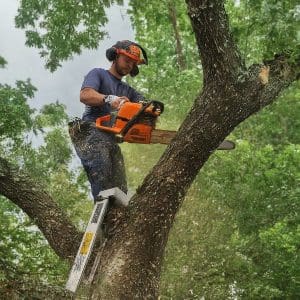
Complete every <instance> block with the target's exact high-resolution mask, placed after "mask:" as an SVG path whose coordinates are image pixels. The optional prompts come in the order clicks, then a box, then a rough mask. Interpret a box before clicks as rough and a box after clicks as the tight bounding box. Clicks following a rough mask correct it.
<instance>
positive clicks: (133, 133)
mask: <svg viewBox="0 0 300 300" xmlns="http://www.w3.org/2000/svg"><path fill="white" fill-rule="evenodd" d="M163 111H164V104H163V103H162V102H160V101H155V100H153V101H149V102H138V103H135V102H125V103H124V104H123V105H122V106H121V108H120V109H119V110H118V112H117V114H116V116H113V114H109V115H105V116H102V117H99V118H97V119H96V124H95V125H96V128H98V129H100V130H103V131H106V132H110V133H113V134H115V135H116V137H117V140H118V142H127V143H139V144H169V143H170V142H171V140H172V139H173V137H174V136H175V135H176V134H177V131H171V130H162V129H155V125H156V122H157V119H158V117H159V116H160V115H161V114H162V113H163ZM107 124H110V125H109V126H107ZM111 124H112V125H111ZM234 147H235V144H234V143H233V142H231V141H227V140H225V141H223V142H222V143H221V144H220V145H219V147H218V150H232V149H234Z"/></svg>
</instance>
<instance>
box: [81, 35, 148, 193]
mask: <svg viewBox="0 0 300 300" xmlns="http://www.w3.org/2000/svg"><path fill="white" fill-rule="evenodd" d="M106 57H107V59H108V60H109V61H111V62H112V65H111V67H110V69H109V70H104V69H102V68H94V69H92V70H91V71H90V72H89V73H88V74H87V75H86V76H85V78H84V81H83V84H82V87H81V91H80V101H81V102H82V103H84V104H85V106H86V107H85V112H84V113H83V117H82V120H83V121H86V122H88V124H89V125H88V129H87V132H86V134H85V135H83V136H82V138H81V139H80V143H75V149H76V152H77V154H78V156H79V157H80V159H81V162H82V165H83V167H84V169H85V171H86V173H87V176H88V179H89V182H90V184H91V189H92V194H93V197H94V199H96V197H97V196H98V194H99V192H100V191H102V190H106V189H109V188H112V187H119V188H120V189H121V190H123V192H125V193H127V182H126V175H125V168H124V161H123V156H122V154H121V150H120V147H119V146H118V144H117V142H116V139H115V136H114V135H113V134H111V133H107V132H103V131H100V130H99V129H96V128H94V127H93V126H90V125H91V124H92V123H94V122H95V121H96V119H97V118H98V117H101V116H104V115H108V114H110V113H111V112H112V111H116V110H118V109H120V107H121V106H122V104H123V103H124V102H126V101H132V102H138V101H140V100H143V96H142V95H141V94H140V93H138V92H137V91H136V90H134V89H133V88H132V87H131V86H129V85H128V84H127V83H125V82H123V81H122V78H123V76H126V75H128V74H130V75H131V76H136V75H137V74H138V73H139V69H138V66H137V65H139V64H147V55H146V52H145V50H144V49H143V48H142V47H141V46H140V45H138V44H136V43H134V42H131V41H128V40H124V41H119V42H117V43H116V44H115V45H114V46H112V47H111V48H109V49H107V51H106ZM84 123H85V122H84Z"/></svg>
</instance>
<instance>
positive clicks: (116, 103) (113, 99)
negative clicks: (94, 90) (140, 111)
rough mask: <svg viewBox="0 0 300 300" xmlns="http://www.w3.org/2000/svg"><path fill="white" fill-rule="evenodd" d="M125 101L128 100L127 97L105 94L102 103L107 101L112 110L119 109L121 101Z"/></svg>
mask: <svg viewBox="0 0 300 300" xmlns="http://www.w3.org/2000/svg"><path fill="white" fill-rule="evenodd" d="M127 101H129V99H128V98H127V97H125V96H121V97H118V96H115V95H107V96H105V97H104V103H108V104H109V105H110V106H111V108H112V109H114V110H118V109H120V108H121V106H122V105H123V103H124V102H127Z"/></svg>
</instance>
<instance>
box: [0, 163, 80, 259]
mask: <svg viewBox="0 0 300 300" xmlns="http://www.w3.org/2000/svg"><path fill="white" fill-rule="evenodd" d="M0 194H1V195H3V196H5V197H6V198H8V199H9V200H11V201H12V202H13V203H15V204H16V205H17V206H18V207H20V208H21V209H22V210H23V211H24V212H25V213H26V214H27V215H28V216H29V217H30V218H31V220H33V221H34V222H35V224H36V225H37V226H38V228H39V229H40V230H41V232H42V233H43V234H44V236H45V238H46V239H47V241H48V242H49V244H50V246H51V247H52V249H53V250H54V251H55V253H56V254H57V255H58V256H59V257H61V258H64V259H66V258H67V259H70V260H72V259H73V258H74V257H75V255H76V251H77V249H78V247H79V244H80V239H81V233H80V232H79V231H78V230H77V229H76V228H75V226H74V225H73V224H72V223H71V222H70V220H69V219H68V217H67V216H66V215H65V214H64V213H63V211H62V209H60V208H59V207H58V205H57V204H56V203H55V202H54V201H53V199H52V198H51V196H50V195H49V194H48V193H46V192H45V191H44V190H43V189H42V188H41V186H39V185H38V184H37V183H35V182H33V180H32V179H30V177H29V176H28V175H27V174H25V173H24V172H22V171H20V170H19V169H17V168H16V167H14V166H12V164H10V163H9V162H8V161H7V160H5V159H3V158H0Z"/></svg>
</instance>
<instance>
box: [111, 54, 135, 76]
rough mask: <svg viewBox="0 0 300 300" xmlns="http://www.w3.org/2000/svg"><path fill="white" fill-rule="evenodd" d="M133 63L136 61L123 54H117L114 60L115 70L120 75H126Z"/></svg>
mask: <svg viewBox="0 0 300 300" xmlns="http://www.w3.org/2000/svg"><path fill="white" fill-rule="evenodd" d="M135 65H136V61H135V60H133V59H131V58H130V57H128V56H126V55H124V54H119V55H118V57H117V59H116V61H115V67H116V71H117V73H118V74H119V75H120V76H126V75H128V74H129V73H130V72H131V71H132V69H133V67H134V66H135Z"/></svg>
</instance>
